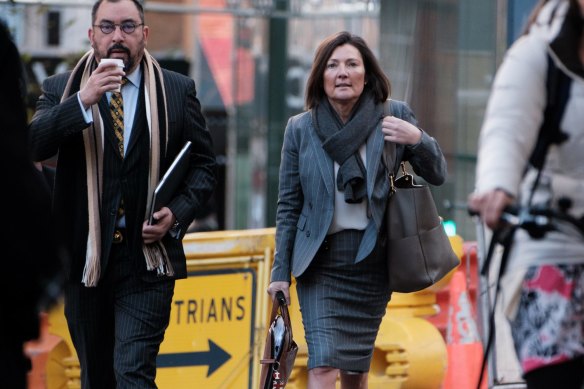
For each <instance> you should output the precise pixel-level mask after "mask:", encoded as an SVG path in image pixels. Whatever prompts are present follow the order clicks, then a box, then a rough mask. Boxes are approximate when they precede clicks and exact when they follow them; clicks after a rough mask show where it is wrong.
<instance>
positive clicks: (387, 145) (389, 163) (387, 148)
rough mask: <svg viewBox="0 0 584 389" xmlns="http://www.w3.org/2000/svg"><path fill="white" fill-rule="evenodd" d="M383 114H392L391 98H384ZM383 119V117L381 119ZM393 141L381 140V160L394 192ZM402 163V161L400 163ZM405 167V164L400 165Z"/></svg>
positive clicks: (394, 152)
mask: <svg viewBox="0 0 584 389" xmlns="http://www.w3.org/2000/svg"><path fill="white" fill-rule="evenodd" d="M383 115H384V116H387V115H392V116H395V115H394V110H393V108H392V104H391V99H389V100H386V101H385V102H384V103H383ZM382 120H383V119H382ZM395 147H396V146H395V143H393V142H386V141H385V139H384V140H383V158H382V159H381V162H382V163H383V165H384V166H385V169H386V170H387V176H388V178H389V182H390V184H391V193H393V192H394V187H393V181H394V179H395V172H396V166H395V165H396V157H397V154H396V151H395ZM402 164H403V163H402ZM402 168H403V169H405V165H403V166H402Z"/></svg>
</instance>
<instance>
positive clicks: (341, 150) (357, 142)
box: [312, 91, 383, 204]
mask: <svg viewBox="0 0 584 389" xmlns="http://www.w3.org/2000/svg"><path fill="white" fill-rule="evenodd" d="M382 116H383V106H382V105H381V104H376V103H375V100H374V96H373V93H371V92H370V91H364V92H363V94H362V95H361V97H360V99H359V101H358V102H357V103H356V104H355V108H354V109H353V112H352V113H351V117H350V118H349V121H347V123H343V122H342V120H341V119H340V117H339V115H338V114H337V113H336V111H335V110H334V108H333V107H332V106H331V105H330V103H329V102H328V100H327V99H326V98H325V99H323V101H321V102H320V104H318V105H317V106H316V107H315V108H314V109H313V111H312V117H313V123H314V125H315V128H316V133H317V135H318V137H319V138H320V140H321V141H322V147H323V148H324V150H325V151H326V152H327V153H328V155H329V156H330V157H331V158H332V159H333V160H334V161H335V162H337V163H338V164H339V171H338V173H337V189H338V190H339V191H341V192H343V193H344V194H345V201H346V202H347V203H351V204H354V203H360V202H361V201H363V199H364V198H365V197H366V196H367V180H366V177H367V172H366V169H365V165H364V164H363V160H362V159H361V155H359V147H361V145H362V144H363V143H365V142H366V141H367V138H368V137H369V135H370V134H371V132H372V131H373V130H374V129H375V128H376V127H377V124H378V123H379V119H380V118H381V117H382Z"/></svg>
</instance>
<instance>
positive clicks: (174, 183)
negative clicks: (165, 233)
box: [148, 141, 191, 224]
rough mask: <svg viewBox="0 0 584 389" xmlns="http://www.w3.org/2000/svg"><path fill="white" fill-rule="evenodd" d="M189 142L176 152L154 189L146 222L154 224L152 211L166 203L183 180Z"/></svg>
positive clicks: (187, 165)
mask: <svg viewBox="0 0 584 389" xmlns="http://www.w3.org/2000/svg"><path fill="white" fill-rule="evenodd" d="M190 149H191V142H190V141H187V143H185V145H184V146H183V148H182V150H181V151H180V152H179V153H178V155H177V156H176V158H175V159H174V161H172V164H171V165H170V167H169V168H168V170H167V171H166V173H164V177H162V180H160V182H159V183H158V185H157V186H156V189H154V193H153V194H152V202H151V205H150V212H148V224H155V223H156V220H155V219H154V217H153V216H152V215H153V214H154V212H157V211H158V210H160V208H162V207H164V206H165V205H167V204H168V203H169V202H170V200H172V198H173V197H174V195H175V194H176V190H177V189H178V188H179V187H180V184H181V183H182V182H183V180H184V178H185V175H186V174H187V171H188V170H189V165H190V153H189V151H190Z"/></svg>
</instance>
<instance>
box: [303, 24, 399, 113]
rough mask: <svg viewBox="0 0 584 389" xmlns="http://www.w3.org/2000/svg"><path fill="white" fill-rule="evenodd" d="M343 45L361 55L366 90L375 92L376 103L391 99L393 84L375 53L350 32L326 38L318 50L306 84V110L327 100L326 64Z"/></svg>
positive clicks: (361, 39)
mask: <svg viewBox="0 0 584 389" xmlns="http://www.w3.org/2000/svg"><path fill="white" fill-rule="evenodd" d="M342 45H351V46H354V47H355V48H356V49H357V50H359V52H360V53H361V56H362V57H363V63H364V65H365V77H366V80H367V84H365V88H366V89H370V90H371V91H372V92H373V95H374V96H375V101H376V102H378V103H381V102H384V101H385V100H387V99H388V98H389V96H390V94H391V83H390V82H389V78H388V77H387V76H386V75H385V73H384V72H383V70H382V69H381V66H380V65H379V61H378V60H377V58H376V57H375V55H374V54H373V51H371V49H370V48H369V46H368V45H367V43H366V42H365V40H364V39H363V38H361V37H359V36H357V35H353V34H351V33H350V32H347V31H342V32H339V33H336V34H334V35H331V36H329V37H327V38H325V39H324V40H323V41H322V42H321V43H320V45H319V46H318V48H317V49H316V53H315V55H314V61H313V63H312V69H311V70H310V76H309V77H308V82H307V83H306V96H305V100H304V103H305V108H306V109H311V108H314V107H315V106H316V105H318V103H319V102H320V101H322V100H323V99H324V98H325V92H324V71H325V69H326V64H327V62H328V60H329V58H330V57H331V55H332V54H333V51H335V49H336V48H337V47H339V46H342Z"/></svg>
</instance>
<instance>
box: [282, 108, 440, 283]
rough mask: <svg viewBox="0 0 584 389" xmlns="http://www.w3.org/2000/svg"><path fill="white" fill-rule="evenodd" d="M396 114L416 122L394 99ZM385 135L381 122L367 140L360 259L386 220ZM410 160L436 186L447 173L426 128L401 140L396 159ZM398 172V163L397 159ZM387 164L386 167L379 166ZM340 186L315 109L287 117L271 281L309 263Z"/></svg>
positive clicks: (296, 273) (330, 217)
mask: <svg viewBox="0 0 584 389" xmlns="http://www.w3.org/2000/svg"><path fill="white" fill-rule="evenodd" d="M392 107H393V113H394V116H397V117H400V118H402V119H404V120H407V121H409V122H410V123H412V124H414V125H417V121H416V119H415V117H414V115H413V113H412V111H411V110H410V109H409V107H408V106H407V105H406V104H405V103H403V102H399V101H396V100H392ZM383 147H384V139H383V133H382V131H381V121H380V122H379V125H378V128H377V130H376V131H373V132H372V134H371V135H370V136H369V138H368V139H367V147H366V149H367V151H366V153H367V154H366V156H367V158H366V168H367V197H368V202H369V215H368V216H369V218H370V219H369V224H368V225H367V227H366V229H365V232H364V236H363V239H362V240H361V245H360V247H359V250H358V252H357V257H356V258H355V262H359V261H361V260H363V259H364V258H366V257H367V255H369V253H371V251H372V249H373V248H374V247H375V244H376V242H377V237H378V235H379V231H380V229H381V226H382V222H383V215H384V212H385V208H386V203H387V198H388V194H389V182H388V180H387V178H386V177H387V175H386V174H385V167H384V166H383V164H382V162H381V159H382V155H383ZM401 160H407V161H409V162H410V164H411V165H412V167H413V168H414V171H415V173H416V174H417V175H419V176H421V177H423V178H424V179H425V180H426V181H427V182H429V183H430V184H433V185H440V184H442V183H443V182H444V180H445V178H446V161H445V160H444V156H443V155H442V151H441V150H440V146H439V145H438V143H437V142H436V140H435V139H434V138H432V137H430V136H429V135H428V134H426V133H425V132H422V139H421V141H420V142H419V143H418V144H416V145H413V146H405V147H404V146H403V145H396V162H399V161H401ZM395 167H396V171H397V168H398V167H399V163H396V164H395ZM380 169H382V170H383V171H380ZM335 190H336V185H335V177H334V163H333V160H332V159H331V158H330V157H329V155H328V154H327V153H326V152H325V151H324V149H323V147H322V142H321V141H320V139H319V137H318V135H317V134H316V131H315V128H314V126H313V123H312V115H311V113H310V112H304V113H301V114H299V115H296V116H294V117H292V118H290V120H289V121H288V124H287V126H286V131H285V133H284V143H283V147H282V158H281V164H280V177H279V198H278V209H277V213H276V252H275V258H274V264H273V267H272V275H271V281H272V282H274V281H290V280H291V275H293V276H294V277H299V276H300V275H301V274H302V273H303V272H304V271H305V270H306V268H307V267H308V265H310V262H311V261H312V259H313V258H314V256H315V255H316V252H317V251H318V249H319V248H320V246H321V244H322V242H323V241H324V238H325V237H326V234H327V231H328V230H329V227H330V225H331V223H332V220H333V213H334V206H335V204H334V194H335Z"/></svg>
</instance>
